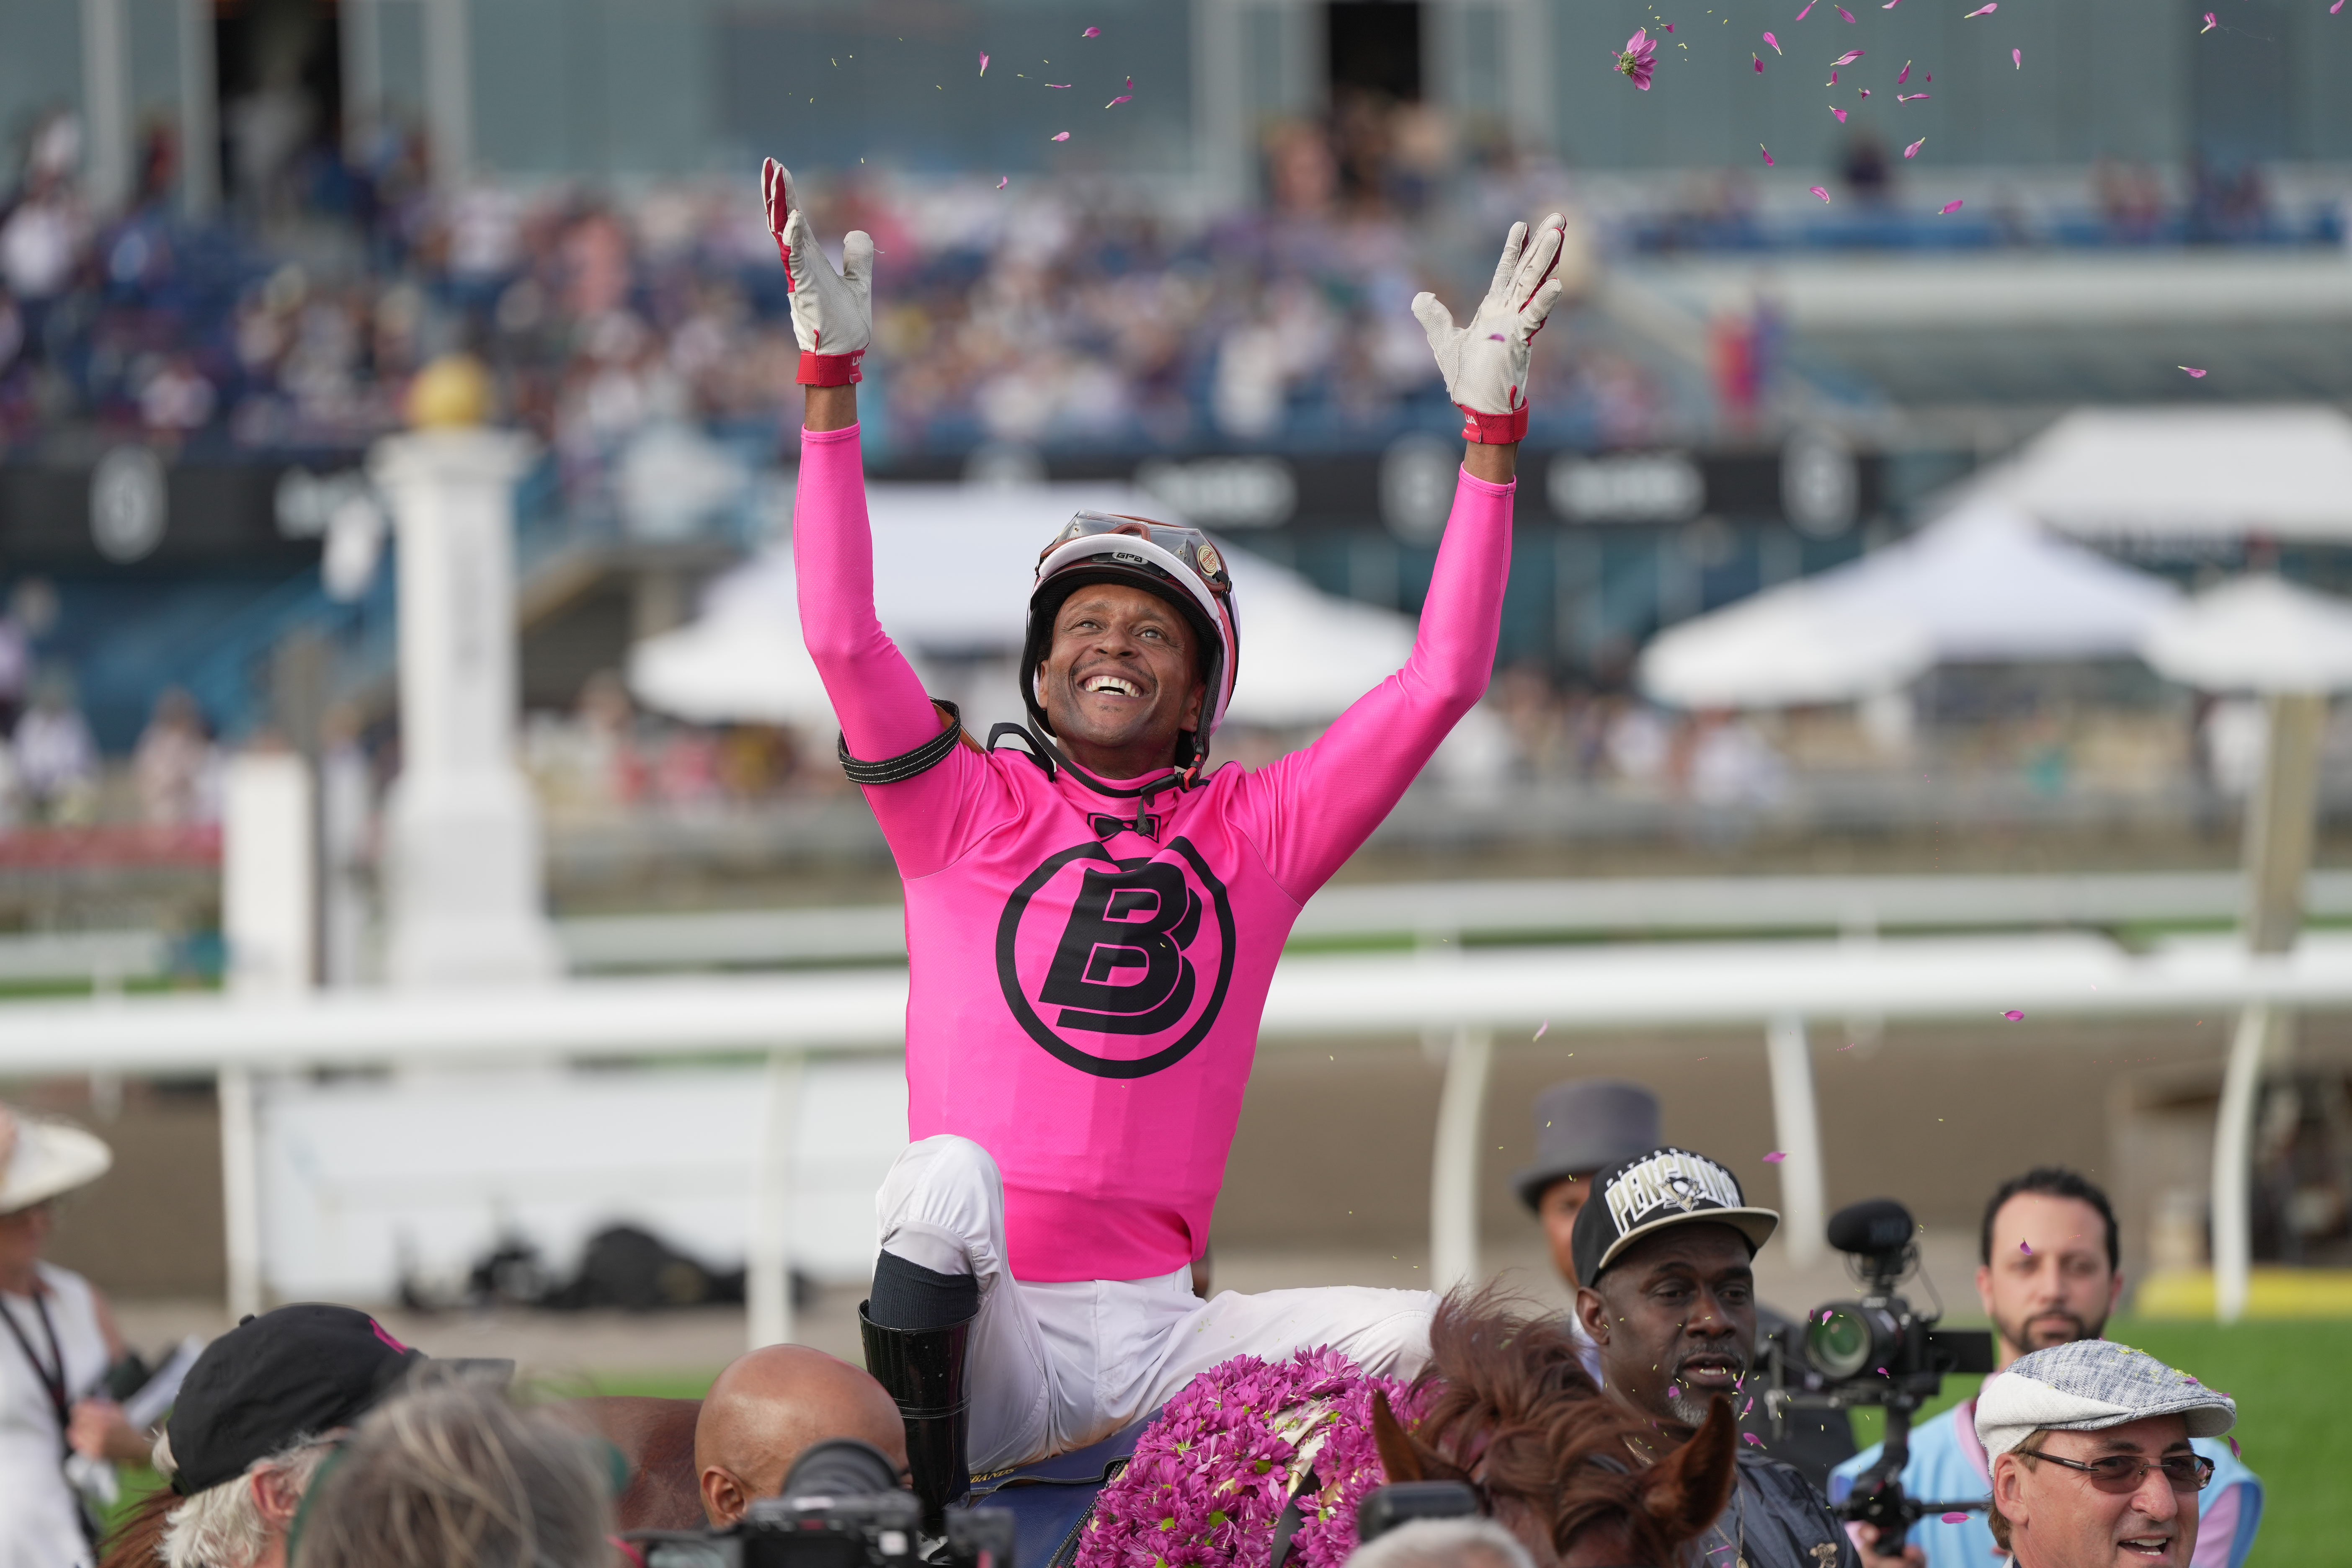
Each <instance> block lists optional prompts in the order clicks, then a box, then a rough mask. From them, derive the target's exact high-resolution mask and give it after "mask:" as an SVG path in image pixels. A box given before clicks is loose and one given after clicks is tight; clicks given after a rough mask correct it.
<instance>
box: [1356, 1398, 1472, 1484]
mask: <svg viewBox="0 0 2352 1568" xmlns="http://www.w3.org/2000/svg"><path fill="white" fill-rule="evenodd" d="M1372 1443H1373V1445H1374V1446H1375V1447H1378V1448H1379V1449H1380V1453H1381V1471H1382V1472H1383V1473H1384V1474H1385V1475H1386V1476H1387V1477H1388V1479H1390V1480H1392V1481H1466V1480H1468V1479H1470V1472H1469V1471H1467V1470H1465V1469H1464V1468H1462V1467H1461V1466H1459V1465H1457V1464H1454V1463H1453V1462H1452V1461H1451V1460H1449V1459H1447V1458H1445V1457H1444V1455H1442V1454H1440V1453H1438V1451H1437V1450H1436V1449H1434V1448H1433V1447H1430V1446H1429V1445H1428V1444H1426V1443H1423V1441H1421V1440H1420V1439H1419V1438H1417V1437H1415V1436H1413V1435H1412V1433H1410V1432H1408V1431H1406V1430H1405V1429H1404V1423H1403V1422H1402V1421H1400V1420H1398V1419H1397V1418H1396V1412H1395V1411H1393V1410H1391V1409H1390V1408H1389V1396H1388V1394H1386V1392H1384V1391H1383V1390H1381V1389H1374V1390H1373V1391H1372Z"/></svg>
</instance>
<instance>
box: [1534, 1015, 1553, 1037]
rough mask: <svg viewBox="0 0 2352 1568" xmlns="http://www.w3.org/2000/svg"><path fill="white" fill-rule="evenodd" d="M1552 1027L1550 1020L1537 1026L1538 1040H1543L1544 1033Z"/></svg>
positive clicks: (1547, 1019)
mask: <svg viewBox="0 0 2352 1568" xmlns="http://www.w3.org/2000/svg"><path fill="white" fill-rule="evenodd" d="M1550 1027H1551V1020H1550V1019H1549V1018H1546V1019H1545V1020H1544V1021H1543V1022H1542V1023H1540V1024H1538V1025H1537V1026H1536V1038H1537V1039H1538V1040H1540V1039H1542V1038H1543V1037H1544V1031H1545V1030H1546V1029H1549V1028H1550Z"/></svg>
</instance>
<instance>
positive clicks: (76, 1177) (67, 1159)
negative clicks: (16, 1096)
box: [0, 1104, 114, 1215]
mask: <svg viewBox="0 0 2352 1568" xmlns="http://www.w3.org/2000/svg"><path fill="white" fill-rule="evenodd" d="M113 1164H114V1151H113V1150H111V1149H110V1148H108V1147H107V1146H106V1145H105V1144H104V1143H102V1142H100V1141H99V1140H98V1139H96V1138H93V1137H92V1136H90V1135H89V1133H87V1132H85V1131H82V1130H81V1129H80V1128H79V1127H69V1126H68V1125H66V1124H65V1123H64V1122H62V1121H33V1120H32V1119H30V1118H28V1117H26V1116H25V1115H23V1114H22V1113H20V1112H18V1111H17V1110H15V1109H14V1108H13V1107H11V1106H8V1105H5V1104H0V1215H5V1214H15V1213H16V1211H17V1210H19V1209H28V1208H31V1207H32V1206H33V1205H35V1204H37V1203H41V1202H43V1201H45V1200H47V1199H49V1198H53V1197H56V1196H57V1195H58V1194H59V1193H69V1192H71V1191H73V1189H74V1188H76V1187H79V1186H87V1185H88V1184H90V1183H91V1182H94V1181H96V1180H98V1179H99V1177H100V1176H102V1175H104V1174H106V1173H107V1171H108V1170H109V1169H110V1167H112V1165H113Z"/></svg>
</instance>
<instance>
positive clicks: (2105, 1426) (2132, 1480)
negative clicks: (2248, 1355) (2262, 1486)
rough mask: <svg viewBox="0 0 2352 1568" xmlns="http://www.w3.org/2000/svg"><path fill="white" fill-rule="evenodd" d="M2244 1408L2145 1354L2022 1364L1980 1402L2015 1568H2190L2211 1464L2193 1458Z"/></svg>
mask: <svg viewBox="0 0 2352 1568" xmlns="http://www.w3.org/2000/svg"><path fill="white" fill-rule="evenodd" d="M2237 1419H2238V1407H2237V1405H2236V1404H2235V1403H2234V1402H2233V1401H2232V1400H2231V1398H2230V1396H2229V1395H2228V1394H2220V1393H2216V1392H2215V1391H2214V1390H2212V1389H2210V1388H2208V1387H2206V1386H2205V1385H2204V1384H2201V1383H2200V1382H2198V1381H2197V1379H2196V1378H2194V1377H2192V1376H2190V1375H2189V1373H2185V1372H2177V1371H2175V1370H2174V1369H2172V1368H2171V1367H2168V1366H2167V1365H2165V1364H2164V1363H2162V1362H2160V1361H2158V1360H2157V1359H2156V1358H2155V1357H2154V1356H2152V1355H2149V1354H2148V1353H2147V1352H2145V1351H2136V1350H2132V1349H2130V1348H2128V1347H2127V1346H2124V1345H2119V1344H2116V1343H2114V1342H2110V1341H2106V1340H2077V1341H2074V1342H2072V1343H2070V1344H2062V1345H2053V1346H2052V1347H2050V1348H2049V1349H2047V1350H2038V1351H2035V1352H2032V1354H2030V1355H2025V1356H2021V1357H2020V1358H2019V1359H2018V1360H2017V1361H2016V1362H2014V1363H2011V1366H2010V1369H2009V1371H2008V1372H2007V1373H2003V1374H2002V1375H2001V1376H2000V1377H1997V1378H1994V1379H1992V1380H1991V1381H1990V1382H1989V1383H1987V1384H1985V1387H1984V1391H1983V1392H1982V1393H1981V1394H1979V1395H1978V1396H1977V1402H1976V1437H1977V1442H1978V1443H1979V1445H1980V1446H1981V1447H1983V1449H1984V1451H1985V1454H1986V1456H1987V1458H1988V1459H1989V1460H1990V1464H1991V1467H1992V1507H1991V1510H1990V1515H1991V1519H1990V1522H1991V1526H1992V1533H1993V1538H1994V1540H1995V1541H1997V1542H2000V1547H2001V1550H2003V1551H2004V1552H2008V1553H2009V1554H2010V1556H2011V1559H2012V1560H2013V1561H2014V1562H2015V1563H2016V1564H2017V1568H2116V1564H2119V1563H2137V1564H2145V1565H2147V1568H2189V1564H2190V1563H2192V1562H2194V1561H2195V1560H2196V1557H2197V1535H2198V1510H2197V1497H2198V1494H2199V1493H2200V1491H2202V1490H2204V1489H2206V1488H2207V1487H2208V1486H2210V1485H2211V1484H2212V1480H2213V1469H2214V1461H2213V1460H2212V1459H2210V1458H2207V1457H2206V1456H2205V1455H2203V1454H2200V1453H2199V1452H2197V1451H2196V1450H2195V1449H2194V1448H2192V1447H2189V1440H2190V1439H2191V1438H2196V1437H2204V1438H2213V1437H2219V1436H2221V1435H2222V1434H2223V1433H2225V1432H2227V1431H2229V1429H2230V1428H2231V1426H2234V1425H2235V1424H2236V1422H2237Z"/></svg>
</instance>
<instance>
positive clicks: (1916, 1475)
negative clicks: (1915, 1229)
mask: <svg viewBox="0 0 2352 1568" xmlns="http://www.w3.org/2000/svg"><path fill="white" fill-rule="evenodd" d="M1978 1248H1979V1266H1978V1268H1977V1295H1978V1298H1979V1300H1981V1301H1982V1302H1983V1303H1984V1310H1985V1315H1986V1316H1987V1317H1989V1318H1990V1319H1991V1320H1992V1325H1993V1346H1994V1361H1993V1364H1994V1366H1995V1367H1996V1368H1997V1369H2000V1370H1997V1371H1996V1372H1995V1373H1993V1374H1992V1376H1990V1377H1988V1378H1987V1379H1986V1380H1985V1384H1984V1388H1983V1390H1981V1391H1979V1394H1978V1396H1977V1398H1976V1399H1973V1400H1969V1401H1965V1402H1963V1403H1961V1404H1960V1405H1957V1406H1955V1407H1954V1408H1952V1409H1950V1410H1948V1411H1946V1412H1945V1413H1944V1414H1942V1415H1937V1416H1936V1417H1935V1418H1934V1419H1932V1420H1928V1421H1923V1422H1921V1423H1920V1424H1919V1425H1918V1426H1916V1427H1914V1428H1912V1432H1911V1458H1910V1462H1909V1463H1908V1464H1906V1466H1905V1467H1904V1468H1903V1475H1902V1482H1903V1489H1904V1491H1905V1492H1906V1493H1907V1494H1909V1495H1910V1496H1912V1497H1936V1498H1953V1499H1962V1498H1979V1497H1983V1496H1985V1495H1986V1494H1987V1493H1988V1492H1990V1490H1991V1489H1992V1485H1993V1482H1992V1467H1991V1463H1990V1459H1989V1458H1988V1457H1987V1454H1986V1450H1985V1449H1984V1447H1982V1446H1981V1445H1979V1443H1978V1442H1977V1441H1976V1436H1975V1427H1974V1426H1972V1425H1971V1423H1977V1422H1980V1421H1981V1419H1982V1417H1981V1416H1980V1415H1979V1414H1978V1413H1979V1409H1980V1408H1981V1406H1982V1403H1983V1401H1984V1400H1985V1398H1986V1397H1987V1396H1988V1394H1990V1391H1991V1390H1992V1389H1993V1388H1994V1387H1996V1386H1997V1384H1999V1382H2000V1377H2001V1374H2002V1373H2004V1372H2006V1371H2007V1370H2008V1369H2009V1368H2010V1367H2011V1364H2012V1363H2016V1362H2017V1361H2018V1359H2019V1358H2020V1357H2021V1356H2024V1355H2026V1354H2028V1353H2029V1352H2034V1351H2041V1350H2045V1349H2048V1348H2050V1347H2052V1346H2056V1345H2063V1344H2070V1343H2074V1342H2079V1341H2089V1340H2096V1339H2098V1338H2099V1337H2100V1335H2101V1333H2102V1331H2104V1330H2105V1327H2106V1322H2107V1316H2108V1314H2109V1313H2111V1312H2113V1311H2114V1310H2115V1308H2116V1301H2117V1300H2118V1299H2120V1298H2121V1296H2122V1294H2123V1289H2124V1278H2123V1271H2122V1268H2121V1266H2120V1258H2121V1252H2120V1249H2119V1247H2118V1244H2117V1239H2116V1215H2115V1210H2114V1208H2113V1206H2112V1205H2109V1204H2108V1202H2107V1194H2105V1193H2103V1192H2101V1191H2100V1190H2099V1189H2098V1188H2097V1187H2096V1186H2095V1185H2093V1184H2091V1182H2090V1181H2089V1180H2087V1179H2086V1178H2084V1176H2083V1175H2081V1174H2080V1173H2076V1172H2074V1171H2069V1170H2065V1169H2063V1168H2061V1167H2058V1166H2054V1165H2044V1166H2037V1167H2036V1168H2034V1169H2033V1170H2031V1171H2028V1172H2026V1173H2024V1174H2023V1175H2021V1176H2016V1177H2013V1178H2011V1180H2009V1181H2007V1182H2004V1183H2002V1184H2000V1188H1999V1190H1997V1191H1996V1192H1995V1193H1994V1194H1993V1195H1992V1201H1991V1202H1990V1203H1988V1204H1987V1205H1985V1212H1984V1224H1983V1226H1982V1228H1981V1230H1980V1231H1979V1236H1978ZM2194 1447H2195V1448H2196V1451H2197V1452H2198V1453H2199V1454H2200V1455H2202V1456H2203V1457H2205V1458H2209V1459H2210V1460H2212V1461H2213V1463H2214V1468H2215V1473H2214V1476H2213V1481H2212V1484H2211V1485H2210V1486H2209V1487H2207V1488H2206V1489H2204V1491H2203V1492H2201V1493H2200V1495H2199V1497H2198V1506H2199V1509H2200V1511H2201V1512H2202V1514H2203V1516H2204V1522H2203V1526H2202V1528H2201V1530H2200V1531H2199V1533H2198V1545H2197V1553H2196V1556H2195V1558H2194V1560H2193V1564H2194V1568H2240V1565H2241V1564H2242V1563H2244V1562H2245V1559H2246V1554H2247V1552H2249V1551H2251V1550H2252V1546H2253V1542H2254V1528H2255V1526H2256V1524H2258V1523H2259V1522H2260V1521H2261V1518H2262V1511H2263V1485H2262V1482H2261V1481H2260V1480H2259V1479H2256V1477H2255V1475H2254V1473H2253V1472H2252V1470H2250V1469H2248V1468H2246V1467H2245V1466H2244V1465H2243V1464H2242V1463H2241V1462H2240V1461H2239V1460H2238V1459H2237V1458H2236V1457H2235V1456H2234V1455H2232V1454H2231V1452H2230V1449H2229V1447H2228V1445H2226V1444H2223V1443H2221V1442H2218V1441H2215V1440H2214V1439H2212V1438H2210V1437H2208V1438H2201V1439H2199V1440H2197V1441H2196V1442H2195V1444H2194ZM1878 1456H1879V1449H1878V1447H1876V1446H1873V1447H1870V1448H1868V1449H1866V1450H1864V1452H1862V1453H1860V1454H1857V1455H1855V1456H1854V1457H1853V1458H1852V1459H1850V1460H1848V1461H1847V1462H1846V1463H1844V1464H1843V1465H1840V1466H1839V1467H1838V1468H1837V1469H1836V1471H1835V1472H1834V1473H1833V1475H1832V1478H1831V1483H1830V1486H1831V1492H1830V1495H1831V1496H1832V1498H1834V1499H1839V1500H1843V1498H1844V1496H1845V1494H1846V1492H1847V1490H1848V1489H1850V1488H1851V1486H1852V1485H1853V1479H1854V1478H1855V1477H1857V1476H1859V1475H1860V1474H1861V1473H1862V1472H1863V1471H1864V1470H1865V1469H1867V1468H1869V1467H1870V1466H1872V1465H1874V1464H1875V1463H1876V1462H1877V1460H1878ZM1854 1532H1855V1538H1856V1542H1857V1543H1858V1544H1859V1545H1860V1546H1861V1547H1862V1548H1863V1551H1864V1561H1865V1562H1868V1563H1889V1564H1892V1563H1911V1564H1914V1565H1915V1568H1916V1565H1922V1564H1924V1565H1925V1568H1997V1565H1998V1564H1999V1563H2000V1556H1999V1549H1998V1548H1997V1546H1996V1544H1995V1542H1994V1538H1993V1531H1992V1529H1991V1527H1990V1525H1989V1524H1987V1523H1986V1522H1985V1521H1982V1520H1979V1519H1978V1518H1977V1517H1976V1516H1974V1515H1973V1514H1972V1515H1970V1516H1969V1519H1968V1521H1967V1522H1965V1523H1959V1524H1946V1523H1942V1522H1939V1521H1922V1522H1921V1523H1920V1524H1918V1525H1916V1526H1915V1527H1914V1528H1913V1529H1912V1531H1911V1535H1910V1539H1909V1541H1908V1542H1906V1545H1905V1546H1904V1548H1903V1550H1902V1551H1901V1552H1900V1553H1899V1554H1897V1553H1893V1552H1888V1553H1880V1552H1877V1551H1876V1549H1875V1548H1876V1541H1875V1535H1876V1532H1875V1531H1873V1530H1872V1528H1871V1527H1870V1526H1868V1525H1866V1524H1857V1525H1855V1526H1854Z"/></svg>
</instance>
